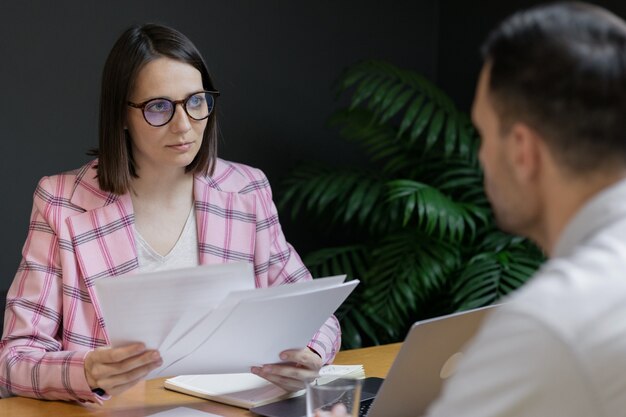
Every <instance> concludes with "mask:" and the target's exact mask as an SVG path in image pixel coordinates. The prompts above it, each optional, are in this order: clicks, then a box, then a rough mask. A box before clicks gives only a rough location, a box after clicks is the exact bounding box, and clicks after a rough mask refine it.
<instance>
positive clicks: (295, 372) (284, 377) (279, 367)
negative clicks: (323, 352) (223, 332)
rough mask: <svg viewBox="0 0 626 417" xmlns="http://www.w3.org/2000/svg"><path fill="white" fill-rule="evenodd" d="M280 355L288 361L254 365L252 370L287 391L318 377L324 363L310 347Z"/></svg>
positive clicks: (291, 350)
mask: <svg viewBox="0 0 626 417" xmlns="http://www.w3.org/2000/svg"><path fill="white" fill-rule="evenodd" d="M279 356H280V359H281V360H282V361H285V362H287V363H280V364H278V363H276V364H268V365H263V366H260V367H259V366H253V367H252V368H251V371H252V373H253V374H255V375H258V376H260V377H262V378H265V379H267V380H268V381H270V382H272V383H274V384H276V385H278V386H279V387H281V388H282V389H284V390H286V391H298V390H301V389H303V388H304V386H305V384H306V382H307V381H312V380H314V379H315V378H317V376H318V375H319V370H320V368H321V367H322V365H323V363H322V358H320V357H319V356H318V355H317V354H316V353H314V352H313V351H312V350H310V349H309V348H305V349H300V350H297V349H289V350H285V351H283V352H281V353H280V355H279Z"/></svg>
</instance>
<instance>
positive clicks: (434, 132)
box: [426, 110, 446, 151]
mask: <svg viewBox="0 0 626 417" xmlns="http://www.w3.org/2000/svg"><path fill="white" fill-rule="evenodd" d="M445 117H446V113H445V112H444V111H443V110H437V113H435V117H433V120H432V122H431V123H430V128H429V129H428V134H427V135H426V150H427V151H428V150H429V149H431V148H432V147H433V145H434V144H435V142H437V139H438V138H439V133H440V132H441V128H442V127H443V121H444V120H445Z"/></svg>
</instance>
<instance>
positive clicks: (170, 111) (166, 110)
mask: <svg viewBox="0 0 626 417" xmlns="http://www.w3.org/2000/svg"><path fill="white" fill-rule="evenodd" d="M219 95H220V92H219V91H198V92H197V93H193V94H191V95H190V96H188V97H187V98H184V99H182V100H170V99H167V98H153V99H150V100H148V101H144V102H143V103H132V102H130V101H129V102H128V105H129V106H131V107H134V108H137V109H141V110H142V112H143V118H144V119H146V122H148V124H149V125H150V126H154V127H160V126H164V125H166V124H168V123H169V122H170V120H172V118H173V117H174V113H175V112H176V106H177V105H178V104H182V106H183V109H185V113H187V116H189V117H191V118H192V119H193V120H204V119H206V118H207V117H209V115H210V114H211V112H212V111H213V107H214V106H215V98H216V97H218V96H219Z"/></svg>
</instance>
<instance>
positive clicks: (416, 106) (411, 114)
mask: <svg viewBox="0 0 626 417" xmlns="http://www.w3.org/2000/svg"><path fill="white" fill-rule="evenodd" d="M424 98H425V96H424V95H423V94H422V95H419V96H418V97H417V98H415V100H413V102H412V103H411V105H410V106H409V108H408V109H407V111H406V113H405V114H404V118H403V119H402V123H401V124H400V129H399V130H398V136H397V137H400V136H402V135H403V134H404V132H406V131H407V129H408V128H409V127H410V126H411V125H412V124H413V122H414V121H415V117H416V116H417V113H418V112H419V110H420V109H421V108H422V104H423V103H424Z"/></svg>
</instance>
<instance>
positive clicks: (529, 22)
mask: <svg viewBox="0 0 626 417" xmlns="http://www.w3.org/2000/svg"><path fill="white" fill-rule="evenodd" d="M483 55H484V59H485V66H484V68H483V70H482V72H481V77H480V80H479V85H478V88H477V93H476V99H475V102H474V109H473V118H474V122H475V124H476V126H477V128H478V129H479V130H480V133H481V137H482V139H483V142H482V146H481V152H480V158H481V162H482V164H483V167H484V169H485V187H486V192H487V194H488V196H489V198H490V200H491V203H492V205H493V207H494V211H495V213H496V218H497V220H498V223H499V224H500V226H501V227H503V228H504V229H506V230H509V231H512V232H515V233H521V234H526V235H528V234H529V233H528V231H529V230H530V229H532V228H533V227H537V222H539V221H540V219H539V218H540V217H541V214H542V211H543V209H544V207H542V205H544V204H545V201H541V199H538V198H536V197H537V196H536V194H537V193H538V192H539V189H538V187H539V186H540V184H539V183H538V182H537V178H538V176H540V175H551V174H554V172H552V173H550V172H547V171H550V169H546V165H545V162H546V160H547V159H549V160H550V164H548V166H549V167H553V168H554V170H555V172H558V174H559V175H562V176H564V177H569V178H571V179H572V180H573V181H579V180H581V179H585V178H587V177H597V176H598V175H601V174H603V173H611V172H615V171H618V170H624V168H625V167H626V23H624V22H623V21H622V20H621V19H619V18H618V17H616V16H615V15H613V14H611V13H609V12H608V11H606V10H604V9H601V8H598V7H595V6H591V5H587V4H583V3H560V4H553V5H548V6H539V7H536V8H533V9H529V10H526V11H523V12H519V13H517V14H515V15H513V16H511V17H509V18H508V19H506V20H505V21H504V22H502V23H501V24H500V25H499V26H498V27H497V28H496V29H495V30H494V31H493V32H492V33H491V34H490V35H489V37H488V39H487V41H486V42H485V45H484V46H483Z"/></svg>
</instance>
